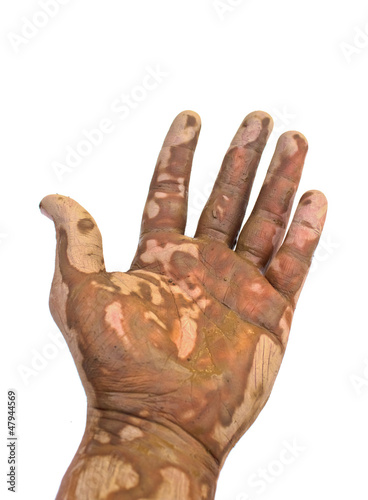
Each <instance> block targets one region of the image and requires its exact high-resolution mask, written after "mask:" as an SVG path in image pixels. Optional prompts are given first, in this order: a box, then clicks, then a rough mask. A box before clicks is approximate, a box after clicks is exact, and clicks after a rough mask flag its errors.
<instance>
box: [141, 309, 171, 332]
mask: <svg viewBox="0 0 368 500" xmlns="http://www.w3.org/2000/svg"><path fill="white" fill-rule="evenodd" d="M144 317H145V319H148V320H152V321H154V322H155V323H156V324H157V325H158V326H159V327H161V328H163V329H164V330H167V326H166V325H165V323H163V322H162V321H161V320H160V318H159V317H158V316H156V314H155V313H154V312H152V311H146V312H145V313H144Z"/></svg>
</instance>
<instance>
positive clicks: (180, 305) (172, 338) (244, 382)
mask: <svg viewBox="0 0 368 500" xmlns="http://www.w3.org/2000/svg"><path fill="white" fill-rule="evenodd" d="M271 130H272V119H271V117H270V116H268V115H267V114H266V113H263V112H260V111H258V112H254V113H251V114H249V115H248V116H247V117H246V118H245V119H244V121H243V123H242V124H241V126H240V128H239V130H238V131H237V133H236V135H235V137H234V139H233V141H232V143H231V145H230V148H229V149H228V151H227V153H226V155H225V158H224V161H223V164H222V167H221V170H220V172H219V175H218V177H217V180H216V182H215V185H214V188H213V191H212V193H211V195H210V197H209V200H208V202H207V204H206V206H205V208H204V210H203V213H202V215H201V217H200V220H199V224H198V228H197V232H196V234H195V237H194V238H190V237H188V236H185V235H184V230H185V223H186V211H187V196H188V184H189V176H190V170H191V165H192V159H193V154H194V150H195V147H196V144H197V139H198V135H199V131H200V119H199V117H198V115H196V114H195V113H194V112H192V111H185V112H183V113H180V114H179V115H178V116H177V117H176V119H175V120H174V122H173V124H172V126H171V128H170V130H169V132H168V134H167V136H166V139H165V141H164V144H163V147H162V149H161V152H160V155H159V158H158V161H157V164H156V168H155V172H154V175H153V179H152V182H151V186H150V190H149V194H148V199H147V203H146V206H145V208H144V213H143V220H142V226H141V235H140V240H139V245H138V249H137V253H136V255H135V257H134V260H133V262H132V265H131V268H130V270H129V271H128V272H126V273H122V272H107V271H106V270H105V265H104V259H103V253H102V241H101V235H100V232H99V230H98V227H97V224H96V222H95V221H94V219H93V218H92V217H91V215H90V214H89V213H88V212H87V211H86V210H84V209H83V208H82V207H81V206H80V205H79V204H78V203H76V202H75V201H73V200H72V199H70V198H67V197H64V196H60V195H50V196H47V197H45V198H44V199H43V200H42V202H41V204H40V207H41V211H42V212H43V213H44V214H45V215H47V216H48V217H50V218H51V219H52V220H53V221H54V223H55V227H56V235H57V251H56V268H55V275H54V279H53V283H52V288H51V295H50V310H51V313H52V315H53V318H54V320H55V321H56V323H57V324H58V326H59V328H60V330H61V331H62V333H63V335H64V337H65V339H66V341H67V342H68V345H69V348H70V351H71V353H72V355H73V357H74V360H75V363H76V365H77V368H78V371H79V374H80V377H81V380H82V382H83V385H84V388H85V391H86V394H87V401H88V421H87V430H86V434H85V437H84V440H83V442H82V445H81V447H80V449H79V451H78V453H77V455H76V458H75V459H74V462H73V463H72V465H71V467H70V469H69V471H68V473H67V475H66V477H65V478H64V481H63V485H62V492H63V494H66V493H67V492H68V494H69V496H65V498H87V497H83V495H82V496H80V494H78V491H79V490H78V484H79V482H78V481H80V473H76V470H77V469H78V467H79V468H81V467H82V469H83V470H84V471H85V475H86V477H87V476H88V472H86V471H88V470H91V468H90V467H89V466H88V461H91V460H92V459H93V460H96V456H99V457H101V456H106V455H108V454H109V453H111V447H112V446H113V445H115V446H117V447H119V446H120V445H122V444H124V447H123V446H121V448H122V450H121V451H120V455H119V457H120V458H119V460H120V463H121V464H123V465H124V467H125V469H124V467H123V465H121V464H120V467H123V469H124V470H125V472H126V474H125V475H126V476H127V477H128V476H129V477H130V480H131V482H130V483H129V485H130V487H129V488H128V487H126V484H127V483H126V482H125V483H124V481H122V483H124V484H120V483H119V484H120V486H119V487H118V489H115V490H113V491H115V492H118V493H117V495H119V494H120V495H121V492H122V491H125V492H126V495H127V496H116V497H115V496H111V499H113V498H114V499H115V498H132V499H133V498H143V495H144V498H148V497H149V498H167V499H168V498H177V497H176V496H174V493H173V494H172V495H171V496H170V495H169V493H168V492H169V491H171V490H169V489H164V488H169V485H170V484H172V483H173V482H176V483H177V482H178V481H179V482H180V484H182V485H184V484H187V488H188V495H192V496H188V498H193V499H194V498H196V499H197V498H203V499H205V498H213V494H214V487H213V483H215V482H216V477H217V475H218V471H219V470H220V468H221V465H222V464H223V462H224V459H225V458H226V456H227V454H228V453H229V451H230V449H231V448H232V447H233V446H234V444H235V443H236V442H237V441H238V440H239V438H240V437H241V436H242V435H243V434H244V432H245V431H246V430H247V429H248V428H249V426H250V425H251V424H252V423H253V422H254V420H255V419H256V418H257V416H258V414H259V412H260V411H261V409H262V408H263V406H264V405H265V403H266V401H267V399H268V397H269V395H270V392H271V389H272V386H273V383H274V381H275V377H276V375H277V372H278V370H279V367H280V363H281V361H282V358H283V355H284V352H285V348H286V344H287V341H288V336H289V330H290V325H291V320H292V317H293V312H294V309H295V306H296V302H297V299H298V297H299V294H300V291H301V288H302V286H303V283H304V281H305V278H306V275H307V272H308V269H309V266H310V263H311V259H312V255H313V252H314V250H315V248H316V246H317V243H318V240H319V237H320V235H321V231H322V227H323V223H324V220H325V214H326V209H327V202H326V199H325V197H324V195H323V194H322V193H320V192H319V191H309V192H307V193H305V194H304V195H303V196H302V198H301V200H300V202H299V204H298V206H297V209H296V212H295V215H294V218H293V221H292V223H291V226H290V229H289V231H288V233H287V235H286V238H285V239H284V236H285V230H286V227H287V224H288V220H289V216H290V212H291V208H292V204H293V199H294V195H295V192H296V189H297V187H298V183H299V179H300V176H301V172H302V168H303V164H304V159H305V156H306V153H307V149H308V146H307V141H306V139H305V138H304V136H303V135H302V134H300V133H299V132H286V133H284V134H283V135H282V136H281V137H280V138H279V141H278V143H277V146H276V151H275V154H274V156H273V158H272V161H271V164H270V167H269V169H268V172H267V175H266V178H265V181H264V184H263V187H262V190H261V192H260V194H259V197H258V199H257V202H256V204H255V207H254V209H253V211H252V213H251V215H250V216H249V218H248V220H247V221H246V223H245V225H244V227H243V229H242V230H241V231H240V234H239V237H238V238H237V236H238V233H239V230H240V228H241V225H242V221H243V217H244V213H245V209H246V206H247V202H248V198H249V195H250V191H251V188H252V183H253V180H254V176H255V172H256V169H257V166H258V163H259V161H260V158H261V154H262V151H263V149H264V147H265V145H266V142H267V139H268V137H269V135H270V133H271ZM102 195H103V193H102ZM115 222H118V221H115ZM119 225H120V227H123V225H122V224H120V223H119ZM158 435H159V436H160V438H159V439H160V440H161V439H162V441H165V442H170V443H171V444H172V445H173V446H174V448H175V453H173V455H175V457H177V456H178V455H177V453H183V451H182V450H181V451H180V448H181V447H182V446H183V443H187V446H188V449H190V450H196V452H195V453H196V456H197V457H199V458H198V462H206V467H205V469H206V472H205V473H203V474H202V476H203V477H202V479H201V480H200V481H199V482H198V484H197V482H196V481H194V479H193V476H192V475H193V474H194V472H193V471H192V470H191V468H190V467H191V466H190V463H189V462H190V461H193V458H192V457H191V456H190V453H189V455H186V456H185V457H184V458H183V457H182V456H180V460H179V459H174V458H173V459H172V461H171V462H170V459H168V455H169V454H166V455H165V453H163V452H162V453H161V452H157V453H155V454H154V455H153V456H151V457H150V459H149V460H148V462H147V464H149V465H147V467H148V471H151V473H148V476H150V475H151V478H150V477H146V476H147V473H146V476H145V477H143V473H140V471H141V472H143V471H142V469H141V468H140V460H139V458H137V455H139V449H141V451H142V449H143V448H139V446H143V445H142V443H143V442H145V443H149V442H150V441H149V440H150V439H151V445H152V447H155V443H156V442H157V436H158ZM163 436H164V437H163ZM143 437H144V439H143ZM155 439H156V440H155ZM176 439H180V443H182V444H180V443H179V442H177V443H175V440H176ZM91 443H92V444H91ZM93 443H94V444H93ZM128 443H129V450H130V451H129V453H130V454H129V456H128V458H127V455H126V448H127V446H128ZM173 443H174V444H173ZM147 446H148V445H147ZM158 446H159V448H160V450H161V446H163V445H162V442H161V441H160V444H159V445H158ZM101 447H102V449H103V452H102V451H101ZM184 448H185V445H184ZM119 450H120V448H119ZM124 450H125V451H124ZM124 453H125V454H124ZM147 453H148V452H147ZM147 456H148V455H147ZM150 460H151V461H150ZM80 464H83V465H80ZM128 466H129V467H130V468H129V467H128ZM98 467H100V468H101V467H102V466H101V464H100V465H99V466H97V465H96V463H94V468H95V469H96V468H97V469H98ZM117 467H118V466H117ZM127 467H128V469H127ZM92 469H93V467H92ZM78 470H79V469H78ZM101 470H102V469H101ZM119 470H120V469H119ZM128 470H129V471H130V472H131V473H130V475H129V474H128V473H127V471H128ZM163 471H166V473H165V472H163ZM208 471H210V472H209V473H208ZM133 472H134V473H133ZM89 474H92V477H95V476H93V472H89ZM121 474H122V473H120V477H121ZM95 475H96V474H95ZM123 476H124V474H123ZM88 477H89V476H88ZM124 477H125V476H124ZM152 477H155V478H156V479H155V480H153V479H152ZM212 477H213V478H214V479H213V480H212V481H211V478H212ZM175 478H176V479H175ZM179 478H180V480H179ZM87 482H88V481H85V483H87ZM89 483H91V478H90V477H89ZM110 483H111V482H110ZM110 483H109V484H110ZM84 487H86V488H87V486H86V485H84ZM99 487H100V488H101V486H99ZM182 487H183V488H184V486H182ZM110 488H111V484H110ZM119 488H120V489H119ZM160 488H161V489H160ZM83 491H87V490H83ZM88 491H89V490H88ZM96 491H97V490H96ZM98 491H99V492H101V491H102V490H98ZM108 491H109V492H110V490H108ZM173 491H174V490H173ZM178 491H179V490H178ZM180 491H181V493H178V498H182V499H183V498H185V497H184V494H183V491H184V490H180ZM128 493H129V494H128ZM154 494H155V495H158V496H157V497H156V496H153V495H154ZM129 495H131V496H129ZM139 495H142V496H139ZM200 495H201V496H200ZM60 498H64V496H63V497H61V496H60ZM88 498H103V497H102V496H96V497H94V496H91V497H88ZM106 498H107V497H106ZM108 498H109V499H110V496H108Z"/></svg>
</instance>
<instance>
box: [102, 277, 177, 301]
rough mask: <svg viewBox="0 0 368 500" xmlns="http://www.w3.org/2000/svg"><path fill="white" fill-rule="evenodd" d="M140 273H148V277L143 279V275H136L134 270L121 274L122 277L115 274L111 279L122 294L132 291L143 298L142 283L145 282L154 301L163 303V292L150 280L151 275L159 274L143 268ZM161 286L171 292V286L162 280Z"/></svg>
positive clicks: (129, 293)
mask: <svg viewBox="0 0 368 500" xmlns="http://www.w3.org/2000/svg"><path fill="white" fill-rule="evenodd" d="M139 273H140V274H145V275H147V278H148V279H147V280H145V279H142V278H141V277H139V276H137V275H135V273H134V271H133V272H132V273H131V274H127V273H125V274H123V275H120V276H121V278H120V276H119V277H118V276H117V275H114V276H112V277H111V278H110V279H111V281H112V282H113V283H114V285H117V286H118V287H119V288H120V293H121V294H122V295H131V294H132V293H135V294H136V295H138V297H140V298H141V299H144V296H143V295H142V291H141V288H140V285H142V284H144V285H145V286H148V287H149V288H150V290H151V300H152V303H153V304H154V305H156V306H159V305H161V304H162V303H163V300H164V299H163V297H162V294H161V293H160V291H159V290H158V289H157V287H156V286H154V285H153V284H152V283H151V282H150V281H149V277H150V276H152V277H153V278H155V279H157V275H156V274H154V273H151V272H149V271H143V270H140V271H139ZM160 286H161V287H162V288H163V289H164V290H166V291H167V292H170V288H169V286H168V285H166V283H165V282H163V281H162V282H161V283H160Z"/></svg>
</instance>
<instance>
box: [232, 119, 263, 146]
mask: <svg viewBox="0 0 368 500" xmlns="http://www.w3.org/2000/svg"><path fill="white" fill-rule="evenodd" d="M261 131H262V120H260V119H259V118H257V117H256V116H255V117H252V118H249V119H248V121H247V126H246V127H243V130H242V131H240V132H238V133H237V135H236V136H235V137H234V140H233V142H232V143H231V146H244V144H248V143H249V142H253V141H255V140H257V139H258V137H259V134H260V133H261Z"/></svg>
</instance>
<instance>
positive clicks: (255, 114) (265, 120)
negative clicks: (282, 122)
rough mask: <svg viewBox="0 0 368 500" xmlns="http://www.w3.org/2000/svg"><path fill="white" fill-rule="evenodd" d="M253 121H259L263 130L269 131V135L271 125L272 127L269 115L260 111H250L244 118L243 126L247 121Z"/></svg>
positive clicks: (272, 123)
mask: <svg viewBox="0 0 368 500" xmlns="http://www.w3.org/2000/svg"><path fill="white" fill-rule="evenodd" d="M254 119H256V120H259V121H260V122H261V123H262V126H263V127H264V128H266V127H267V128H268V130H269V133H271V132H272V129H273V125H274V122H273V118H272V116H271V115H269V114H268V113H266V111H261V110H256V111H252V112H251V113H249V114H248V115H247V116H246V117H245V118H244V120H243V124H246V123H247V122H248V121H250V120H254Z"/></svg>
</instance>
